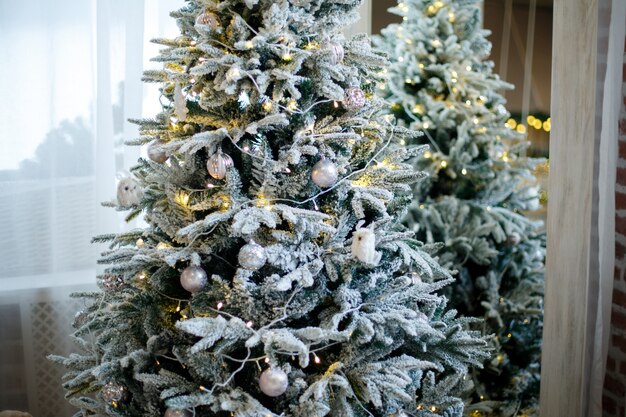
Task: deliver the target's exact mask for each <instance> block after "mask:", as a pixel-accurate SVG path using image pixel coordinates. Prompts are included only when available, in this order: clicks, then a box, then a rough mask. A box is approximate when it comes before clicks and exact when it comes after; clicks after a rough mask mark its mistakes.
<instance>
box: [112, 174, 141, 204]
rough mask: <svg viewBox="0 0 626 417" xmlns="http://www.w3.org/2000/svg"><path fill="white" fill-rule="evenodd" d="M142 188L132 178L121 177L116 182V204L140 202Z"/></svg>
mask: <svg viewBox="0 0 626 417" xmlns="http://www.w3.org/2000/svg"><path fill="white" fill-rule="evenodd" d="M141 197H143V190H142V189H141V187H140V186H139V183H138V182H137V181H135V180H134V179H133V178H128V177H127V178H122V179H121V180H120V182H119V183H118V184H117V204H119V205H120V206H121V207H132V206H136V205H138V204H139V203H140V202H141Z"/></svg>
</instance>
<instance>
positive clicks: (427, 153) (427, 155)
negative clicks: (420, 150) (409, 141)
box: [424, 151, 433, 159]
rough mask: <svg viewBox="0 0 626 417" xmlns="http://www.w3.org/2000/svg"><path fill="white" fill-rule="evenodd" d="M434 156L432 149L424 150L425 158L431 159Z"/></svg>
mask: <svg viewBox="0 0 626 417" xmlns="http://www.w3.org/2000/svg"><path fill="white" fill-rule="evenodd" d="M432 156H433V154H432V152H430V151H426V152H424V158H426V159H430V158H432Z"/></svg>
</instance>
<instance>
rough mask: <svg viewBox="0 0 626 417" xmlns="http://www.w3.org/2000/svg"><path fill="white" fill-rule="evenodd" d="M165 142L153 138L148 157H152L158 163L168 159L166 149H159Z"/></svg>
mask: <svg viewBox="0 0 626 417" xmlns="http://www.w3.org/2000/svg"><path fill="white" fill-rule="evenodd" d="M163 144H165V142H163V141H162V140H153V141H152V142H150V144H149V145H148V158H150V159H152V160H153V161H154V162H156V163H157V164H162V163H164V162H165V161H167V154H166V153H165V151H162V150H160V149H158V147H159V146H161V145H163Z"/></svg>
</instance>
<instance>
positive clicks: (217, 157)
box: [206, 148, 233, 180]
mask: <svg viewBox="0 0 626 417" xmlns="http://www.w3.org/2000/svg"><path fill="white" fill-rule="evenodd" d="M232 166H233V158H231V157H230V156H228V155H226V154H225V153H224V152H222V149H221V148H220V149H218V150H217V152H215V153H214V154H213V155H211V157H210V158H209V160H208V161H207V163H206V168H207V170H208V171H209V175H210V176H212V177H213V178H215V179H216V180H223V179H224V178H225V177H226V173H227V172H228V168H230V167H232Z"/></svg>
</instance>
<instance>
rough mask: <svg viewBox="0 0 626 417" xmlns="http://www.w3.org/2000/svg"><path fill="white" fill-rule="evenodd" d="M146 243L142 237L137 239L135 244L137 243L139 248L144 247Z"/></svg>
mask: <svg viewBox="0 0 626 417" xmlns="http://www.w3.org/2000/svg"><path fill="white" fill-rule="evenodd" d="M144 244H145V243H144V241H143V239H141V238H139V239H137V242H135V245H136V246H137V247H138V248H143V246H144Z"/></svg>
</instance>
